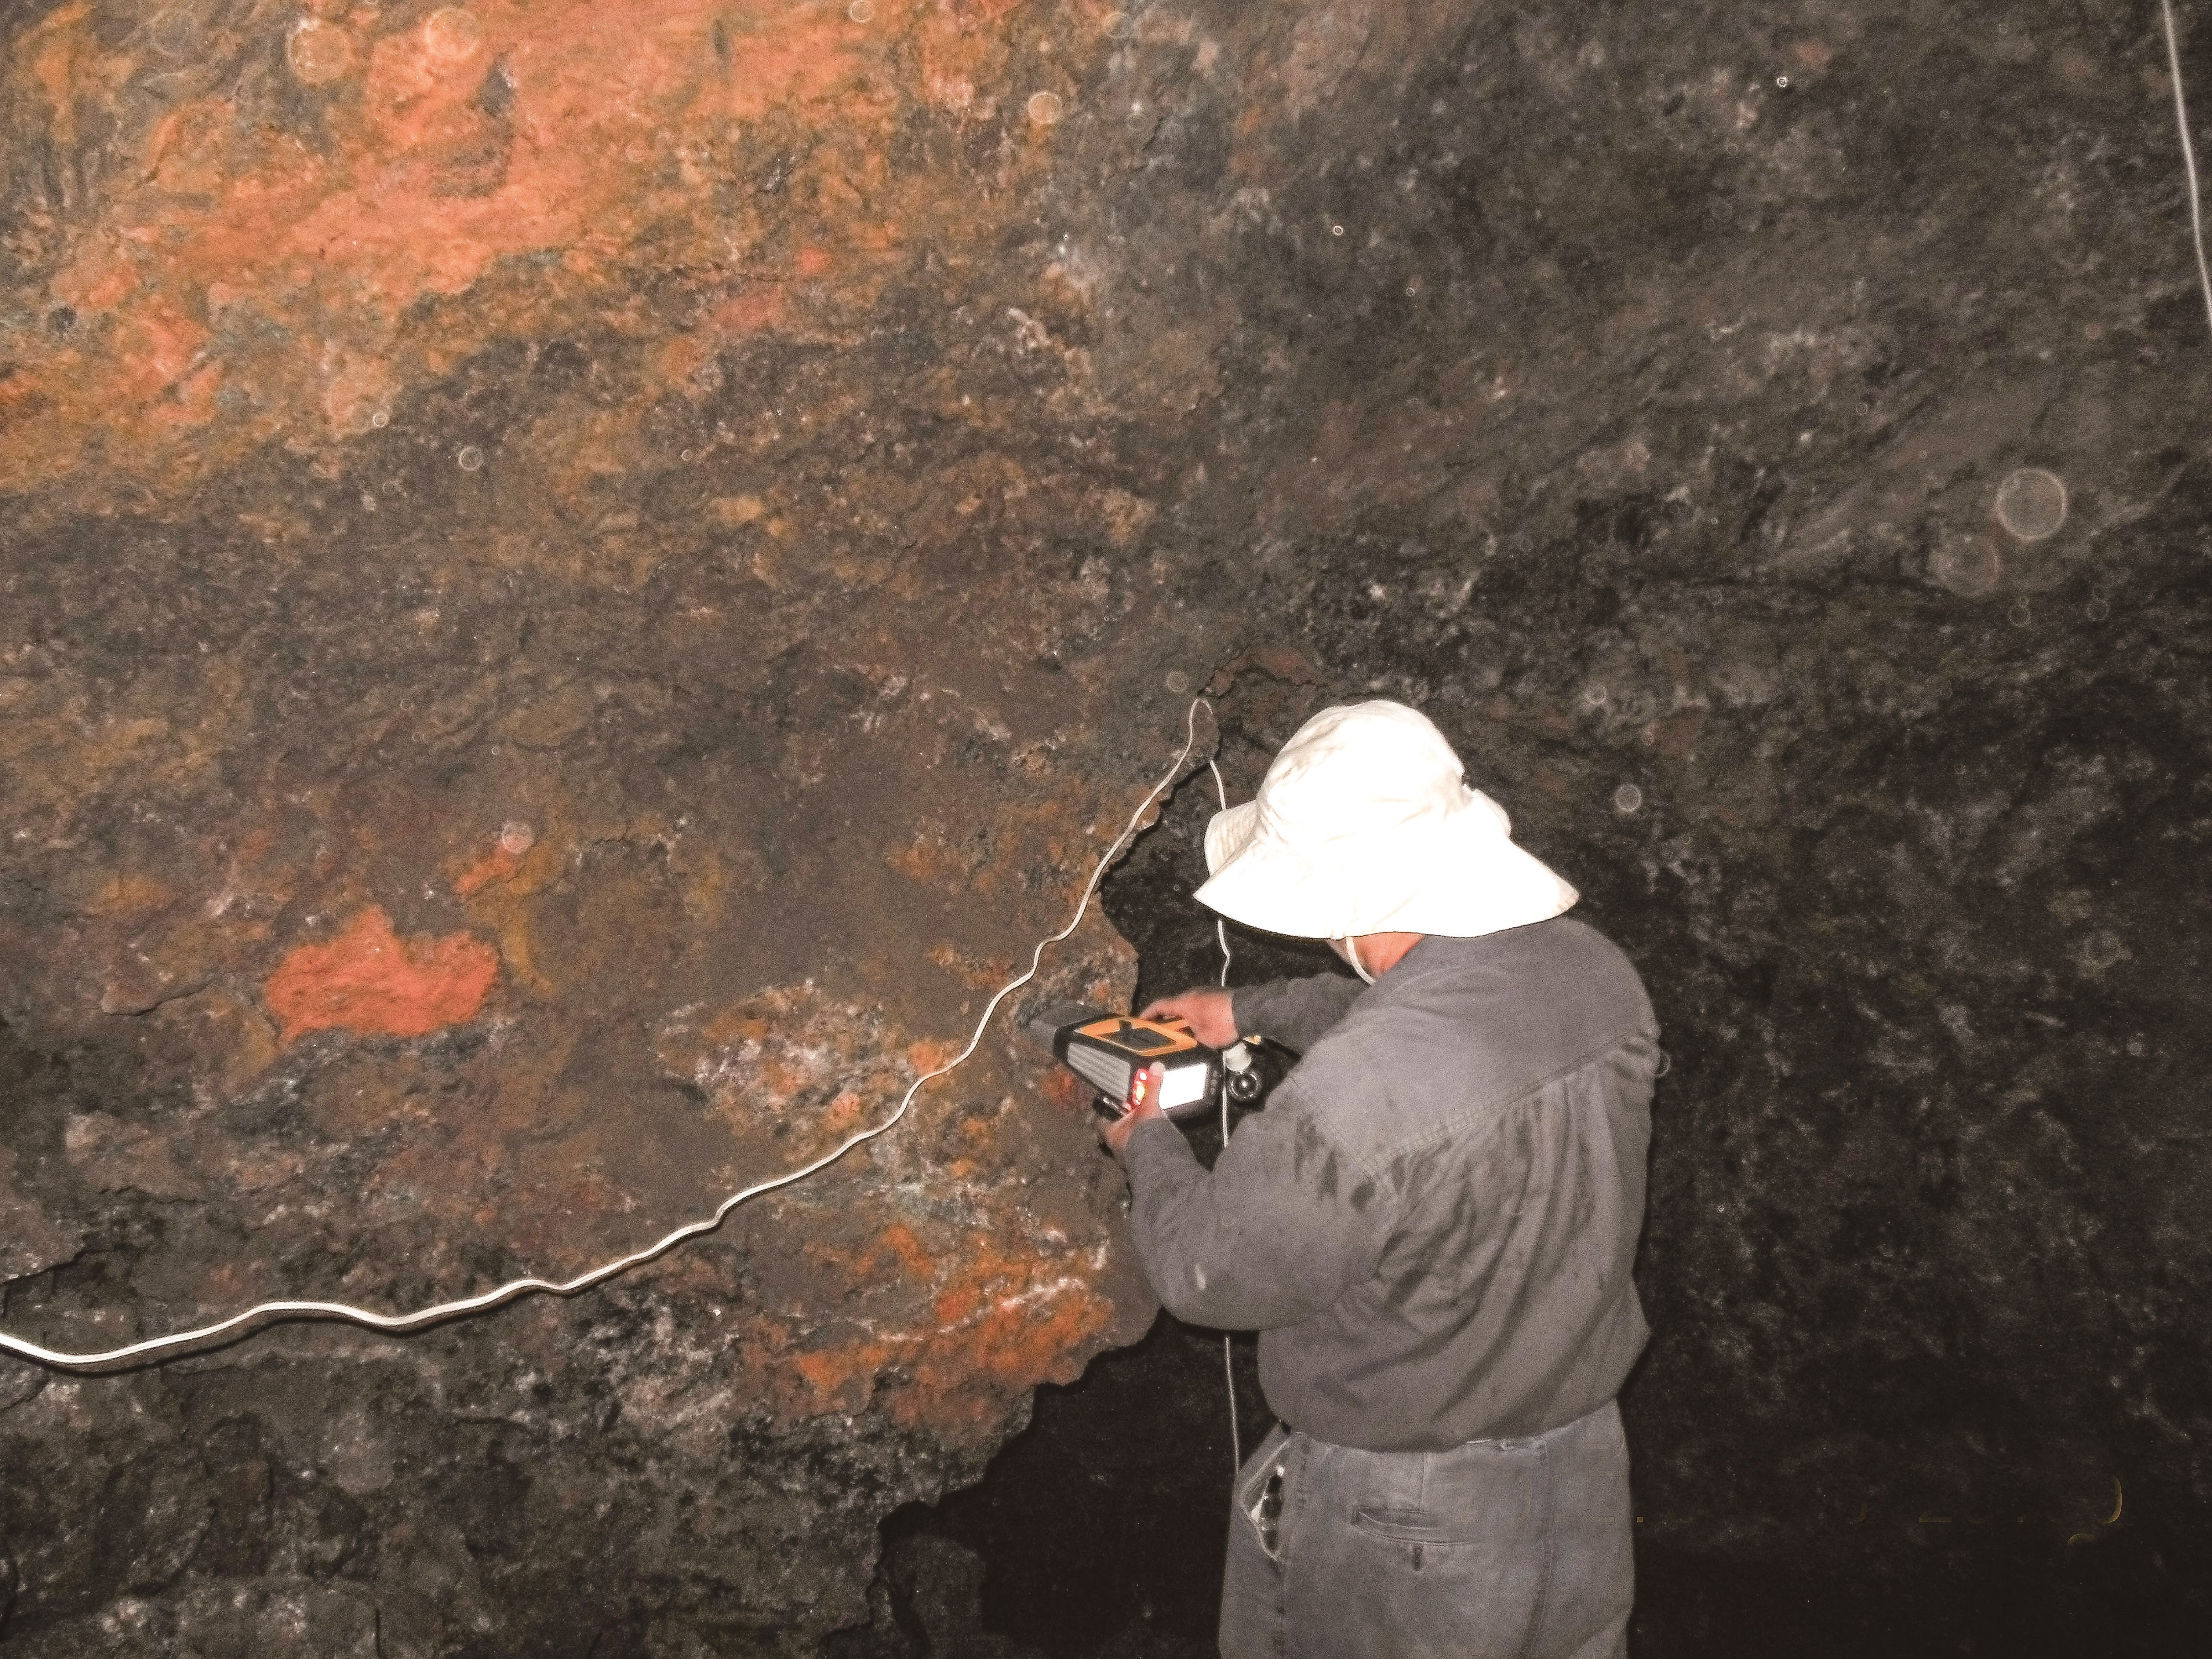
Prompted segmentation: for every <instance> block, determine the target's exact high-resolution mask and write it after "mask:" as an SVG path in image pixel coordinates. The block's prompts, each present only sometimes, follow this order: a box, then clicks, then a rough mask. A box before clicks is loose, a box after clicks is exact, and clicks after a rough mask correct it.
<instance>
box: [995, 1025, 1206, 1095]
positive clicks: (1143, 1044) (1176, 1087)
mask: <svg viewBox="0 0 2212 1659" xmlns="http://www.w3.org/2000/svg"><path fill="white" fill-rule="evenodd" d="M1024 1024H1026V1026H1027V1028H1028V1030H1029V1034H1030V1036H1033V1037H1035V1038H1036V1040H1037V1041H1038V1042H1042V1044H1044V1046H1045V1047H1046V1048H1049V1049H1051V1050H1052V1052H1053V1054H1054V1055H1055V1056H1056V1057H1057V1058H1058V1059H1060V1060H1061V1061H1062V1062H1063V1063H1065V1064H1066V1066H1067V1068H1068V1069H1069V1070H1070V1071H1072V1072H1073V1073H1075V1074H1076V1076H1078V1077H1079V1078H1081V1079H1083V1080H1084V1081H1085V1083H1088V1084H1090V1085H1091V1086H1092V1087H1093V1088H1095V1089H1097V1091H1098V1101H1097V1109H1098V1112H1099V1114H1100V1115H1102V1116H1104V1117H1127V1115H1129V1113H1130V1112H1131V1111H1132V1110H1133V1109H1135V1108H1136V1107H1137V1106H1139V1105H1140V1104H1142V1103H1143V1102H1144V1098H1145V1093H1146V1091H1147V1090H1148V1089H1151V1088H1152V1087H1153V1086H1154V1079H1153V1073H1152V1068H1153V1067H1154V1066H1158V1067H1159V1073H1158V1090H1159V1094H1158V1098H1157V1099H1156V1100H1155V1102H1154V1104H1156V1105H1157V1106H1158V1107H1159V1109H1161V1110H1162V1111H1163V1112H1165V1113H1167V1114H1168V1115H1170V1116H1175V1115H1178V1114H1180V1113H1183V1112H1188V1111H1193V1110H1196V1109H1200V1108H1202V1107H1204V1106H1205V1105H1206V1103H1207V1102H1209V1101H1210V1100H1212V1098H1213V1089H1214V1085H1215V1083H1216V1082H1217V1081H1218V1079H1219V1077H1220V1075H1221V1073H1220V1064H1221V1057H1220V1055H1218V1054H1216V1053H1215V1052H1214V1051H1213V1050H1212V1049H1211V1048H1207V1047H1206V1045H1205V1044H1204V1043H1202V1042H1200V1041H1199V1040H1198V1039H1197V1038H1196V1037H1194V1036H1192V1035H1191V1030H1190V1027H1189V1026H1188V1025H1186V1024H1183V1022H1182V1021H1181V1020H1179V1019H1138V1018H1133V1016H1131V1015H1128V1014H1109V1013H1103V1012H1100V1011H1099V1010H1097V1009H1096V1008H1086V1007H1085V1006H1082V1005H1081V1004H1080V1003H1074V1002H1063V1003H1058V1004H1055V1005H1054V1006H1052V1007H1049V1008H1043V1009H1040V1010H1038V1012H1036V1013H1034V1014H1031V1015H1030V1017H1029V1018H1028V1020H1027V1021H1025V1022H1024Z"/></svg>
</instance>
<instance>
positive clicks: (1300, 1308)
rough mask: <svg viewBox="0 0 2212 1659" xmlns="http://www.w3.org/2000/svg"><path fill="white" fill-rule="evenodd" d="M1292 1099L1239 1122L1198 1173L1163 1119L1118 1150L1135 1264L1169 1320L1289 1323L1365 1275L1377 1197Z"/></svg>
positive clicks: (1381, 1198)
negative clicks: (1208, 1166) (1126, 1191)
mask: <svg viewBox="0 0 2212 1659" xmlns="http://www.w3.org/2000/svg"><path fill="white" fill-rule="evenodd" d="M1292 1095H1293V1085H1289V1084H1285V1085H1284V1087H1282V1088H1280V1089H1279V1090H1277V1091H1276V1094H1275V1098H1274V1100H1273V1101H1272V1102H1271V1103H1269V1105H1268V1107H1267V1110H1266V1111H1264V1112H1262V1113H1261V1114H1260V1115H1257V1116H1255V1117H1252V1118H1248V1119H1247V1120H1246V1121H1244V1122H1243V1124H1242V1125H1241V1126H1239V1127H1238V1128H1237V1133H1235V1134H1233V1135H1231V1137H1230V1140H1229V1146H1228V1149H1227V1150H1226V1151H1225V1152H1223V1153H1222V1155H1221V1157H1220V1158H1218V1159H1217V1160H1216V1161H1215V1164H1214V1166H1213V1169H1212V1173H1210V1174H1209V1173H1208V1172H1207V1171H1206V1169H1205V1168H1204V1167H1203V1166H1202V1165H1201V1164H1200V1163H1199V1161H1198V1160H1197V1159H1196V1158H1194V1157H1193V1156H1192V1155H1191V1151H1190V1148H1189V1146H1188V1145H1186V1144H1185V1143H1184V1140H1183V1138H1182V1132H1181V1131H1180V1130H1178V1129H1177V1128H1176V1127H1175V1126H1174V1125H1173V1124H1171V1123H1170V1122H1167V1121H1165V1120H1164V1119H1163V1120H1153V1121H1146V1122H1144V1123H1140V1124H1139V1125H1138V1126H1137V1128H1136V1132H1135V1133H1133V1134H1132V1135H1131V1136H1130V1138H1129V1141H1128V1144H1127V1146H1125V1147H1124V1148H1123V1150H1122V1158H1123V1160H1124V1162H1125V1164H1126V1165H1127V1169H1128V1172H1129V1187H1130V1193H1131V1200H1130V1206H1129V1226H1130V1231H1131V1233H1132V1235H1133V1237H1134V1239H1135V1243H1136V1247H1137V1261H1138V1262H1139V1265H1140V1266H1141V1267H1143V1268H1144V1271H1145V1277H1146V1279H1147V1280H1148V1281H1149V1282H1150V1283H1151V1285H1152V1293H1153V1294H1154V1295H1156V1296H1157V1297H1159V1299H1160V1301H1161V1302H1162V1303H1163V1304H1165V1305H1166V1307H1167V1309H1168V1310H1169V1311H1170V1313H1172V1314H1174V1315H1175V1316H1176V1318H1178V1319H1182V1320H1185V1321H1188V1322H1190V1323H1192V1324H1194V1325H1210V1326H1212V1327H1213V1328H1216V1329H1227V1330H1268V1329H1272V1328H1275V1327H1277V1326H1282V1325H1295V1324H1297V1322H1299V1321H1301V1320H1303V1319H1306V1318H1309V1317H1310V1316H1312V1315H1314V1314H1316V1313H1318V1312H1320V1311H1321V1310H1322V1309H1323V1308H1326V1307H1328V1305H1329V1304H1331V1303H1333V1302H1334V1301H1335V1300H1336V1298H1337V1297H1340V1296H1341V1295H1342V1294H1343V1293H1344V1292H1345V1291H1346V1290H1347V1289H1349V1288H1350V1287H1351V1286H1352V1285H1357V1284H1360V1283H1364V1281H1365V1280H1367V1279H1370V1278H1372V1277H1373V1276H1374V1273H1375V1270H1376V1264H1377V1262H1378V1261H1380V1260H1381V1257H1382V1253H1383V1243H1384V1242H1385V1240H1386V1238H1387V1236H1388V1224H1387V1220H1386V1214H1385V1212H1387V1211H1389V1209H1390V1207H1391V1206H1390V1203H1389V1199H1388V1198H1387V1196H1386V1195H1385V1194H1383V1191H1382V1190H1381V1189H1380V1188H1379V1187H1378V1185H1377V1183H1376V1182H1375V1180H1374V1179H1373V1178H1372V1177H1371V1176H1369V1175H1367V1174H1366V1173H1365V1172H1364V1170H1361V1169H1359V1168H1358V1166H1357V1165H1356V1164H1353V1163H1352V1160H1351V1158H1349V1157H1348V1156H1347V1155H1346V1153H1345V1152H1343V1151H1341V1150H1340V1148H1338V1147H1336V1146H1333V1145H1331V1144H1330V1142H1329V1140H1328V1138H1327V1136H1326V1135H1325V1134H1324V1133H1322V1130H1321V1128H1320V1127H1319V1126H1318V1125H1317V1124H1316V1122H1315V1121H1314V1118H1313V1115H1312V1114H1310V1112H1307V1111H1304V1110H1302V1109H1299V1106H1298V1103H1297V1100H1296V1099H1295V1098H1294V1097H1291V1096H1292Z"/></svg>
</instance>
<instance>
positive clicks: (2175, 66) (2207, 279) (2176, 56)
mask: <svg viewBox="0 0 2212 1659" xmlns="http://www.w3.org/2000/svg"><path fill="white" fill-rule="evenodd" d="M2158 9H2159V10H2160V13H2161V14H2162V15H2164V17H2165V19H2166V65H2167V67H2168V68H2170V69H2171V70H2172V71H2173V118H2174V120H2175V121H2176V122H2177V123H2178V124H2179V125H2180V128H2181V165H2182V167H2183V169H2184V171H2185V173H2187V174H2188V177H2189V234H2190V237H2191V240H2193V241H2194V242H2195V243H2196V246H2197V285H2198V286H2199V287H2200V288H2202V289H2203V290H2204V320H2205V321H2206V323H2208V324H2212V265H2207V264H2205V262H2204V209H2203V204H2202V203H2201V202H2199V200H2198V199H2197V198H2198V191H2197V143H2196V141H2195V140H2194V139H2192V138H2191V137H2190V136H2189V102H2188V100H2187V99H2185V98H2184V97H2183V96H2182V92H2181V47H2180V46H2179V44H2178V43H2177V42H2176V41H2175V40H2174V36H2173V0H2158Z"/></svg>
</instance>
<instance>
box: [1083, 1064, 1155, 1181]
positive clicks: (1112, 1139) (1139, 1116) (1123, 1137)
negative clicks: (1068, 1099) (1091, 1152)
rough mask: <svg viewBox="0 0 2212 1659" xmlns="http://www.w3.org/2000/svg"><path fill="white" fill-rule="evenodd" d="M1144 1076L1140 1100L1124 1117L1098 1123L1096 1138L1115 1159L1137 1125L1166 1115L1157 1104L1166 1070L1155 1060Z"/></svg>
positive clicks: (1100, 1120)
mask: <svg viewBox="0 0 2212 1659" xmlns="http://www.w3.org/2000/svg"><path fill="white" fill-rule="evenodd" d="M1146 1078H1147V1082H1146V1086H1145V1097H1144V1098H1143V1099H1142V1100H1140V1101H1139V1102H1138V1103H1136V1105H1135V1106H1133V1107H1132V1108H1131V1109H1130V1110H1129V1111H1128V1113H1127V1115H1124V1116H1121V1117H1117V1118H1101V1119H1099V1121H1098V1138H1099V1139H1101V1140H1103V1141H1104V1142H1105V1143H1106V1150H1107V1151H1108V1152H1111V1153H1113V1154H1114V1156H1115V1157H1116V1158H1119V1157H1121V1149H1122V1148H1123V1147H1124V1146H1127V1145H1128V1144H1129V1137H1130V1136H1131V1135H1133V1134H1134V1133H1136V1132H1137V1126H1138V1125H1139V1123H1142V1122H1143V1121H1145V1120H1146V1118H1148V1117H1164V1116H1166V1115H1167V1114H1166V1113H1164V1112H1163V1111H1161V1110H1160V1086H1161V1085H1163V1084H1164V1083H1165V1082H1166V1081H1167V1068H1166V1067H1164V1066H1161V1065H1160V1064H1159V1063H1158V1061H1157V1060H1155V1061H1154V1062H1153V1063H1152V1065H1151V1066H1147V1067H1146Z"/></svg>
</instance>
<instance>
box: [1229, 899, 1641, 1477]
mask: <svg viewBox="0 0 2212 1659" xmlns="http://www.w3.org/2000/svg"><path fill="white" fill-rule="evenodd" d="M1237 1012H1238V1015H1239V1017H1240V1023H1249V1024H1251V1025H1252V1027H1253V1028H1254V1029H1256V1030H1261V1032H1265V1031H1266V1030H1267V1018H1268V999H1267V996H1266V995H1264V994H1261V995H1259V996H1251V995H1249V994H1240V997H1239V1000H1238V1004H1237ZM1656 1063H1657V1047H1656V1024H1655V1023H1654V1021H1653V1018H1652V1015H1651V1007H1650V1001H1649V1000H1647V999H1646V997H1645V995H1644V988H1643V986H1642V984H1641V983H1640V982H1639V981H1638V978H1637V976H1636V973H1635V970H1634V969H1633V968H1632V967H1631V966H1630V965H1629V963H1628V962H1627V959H1626V957H1623V956H1622V955H1621V954H1620V951H1618V950H1616V949H1615V948H1614V947H1613V945H1612V944H1611V943H1610V942H1609V941H1607V939H1605V938H1604V936H1603V935H1601V934H1600V933H1597V932H1596V931H1595V929H1593V928H1591V927H1587V926H1585V925H1584V924H1583V923H1581V922H1578V921H1570V920H1567V919H1565V918H1559V919H1558V920H1554V921H1545V922H1539V923H1537V924H1534V926H1531V927H1519V928H1514V929H1511V930H1510V931H1508V932H1505V933H1494V934H1491V935H1487V936H1486V937H1484V938H1481V939H1442V938H1431V939H1425V940H1424V941H1423V942H1422V943H1421V944H1419V945H1417V946H1415V947H1414V948H1413V951H1411V952H1410V953H1408V954H1407V957H1405V958H1404V959H1403V960H1402V961H1401V962H1400V963H1399V964H1398V965H1397V966H1396V967H1395V968H1394V969H1392V970H1391V971H1390V972H1389V973H1388V974H1386V975H1383V979H1382V980H1381V981H1380V982H1378V983H1377V984H1376V986H1374V987H1372V988H1370V989H1366V990H1364V991H1362V992H1360V993H1359V994H1358V995H1357V996H1356V997H1355V998H1353V1000H1352V1001H1351V1003H1350V1006H1348V1007H1347V1008H1346V1012H1345V1013H1344V1016H1343V1018H1341V1019H1340V1020H1339V1021H1338V1022H1337V1023H1336V1024H1334V1025H1333V1026H1331V1027H1329V1028H1328V1030H1327V1031H1326V1033H1325V1034H1323V1035H1322V1036H1320V1037H1319V1039H1318V1040H1317V1041H1314V1042H1312V1043H1311V1046H1310V1048H1308V1050H1307V1052H1306V1054H1305V1056H1304V1060H1302V1061H1301V1063H1300V1064H1299V1065H1298V1066H1297V1068H1296V1070H1295V1071H1294V1072H1293V1073H1291V1077H1290V1079H1288V1081H1287V1082H1286V1083H1285V1086H1284V1087H1283V1088H1282V1089H1281V1090H1279V1091H1277V1095H1276V1098H1275V1100H1274V1102H1273V1103H1272V1104H1271V1105H1270V1107H1269V1108H1268V1110H1269V1112H1270V1113H1271V1114H1273V1113H1282V1114H1284V1115H1285V1116H1286V1117H1288V1116H1292V1115H1297V1116H1302V1117H1304V1118H1305V1119H1307V1120H1309V1121H1310V1123H1311V1126H1312V1130H1313V1133H1314V1134H1315V1135H1316V1139H1317V1141H1318V1143H1319V1144H1322V1145H1326V1146H1329V1147H1331V1148H1333V1149H1334V1150H1335V1151H1336V1152H1338V1153H1339V1154H1340V1156H1341V1157H1342V1158H1344V1159H1345V1160H1346V1164H1347V1166H1348V1167H1349V1168H1350V1169H1352V1170H1357V1171H1358V1176H1359V1177H1360V1178H1361V1179H1362V1180H1363V1181H1364V1182H1371V1183H1372V1184H1373V1188H1374V1193H1373V1196H1372V1197H1371V1198H1370V1200H1369V1202H1370V1204H1373V1205H1376V1206H1381V1207H1382V1208H1383V1210H1384V1211H1385V1212H1386V1213H1385V1214H1384V1215H1383V1216H1381V1217H1378V1218H1377V1219H1378V1221H1379V1223H1380V1225H1381V1227H1382V1231H1383V1234H1384V1236H1385V1238H1384V1243H1383V1248H1382V1249H1381V1250H1380V1252H1379V1254H1378V1256H1377V1259H1376V1264H1375V1270H1374V1272H1373V1273H1372V1274H1371V1276H1370V1277H1368V1278H1367V1279H1364V1281H1363V1282H1360V1283H1358V1284H1355V1285H1351V1286H1349V1287H1348V1288H1347V1289H1346V1290H1345V1291H1343V1293H1342V1294H1340V1296H1338V1297H1336V1298H1335V1299H1334V1301H1333V1302H1331V1303H1330V1304H1329V1305H1328V1306H1327V1307H1325V1308H1323V1309H1322V1310H1319V1311H1317V1312H1316V1313H1315V1314H1313V1315H1312V1316H1310V1317H1308V1318H1306V1319H1304V1320H1303V1321H1301V1322H1297V1323H1296V1324H1293V1325H1289V1326H1285V1327H1283V1328H1277V1329H1273V1330H1269V1331H1267V1333H1266V1334H1264V1335H1263V1336H1262V1337H1261V1380H1262V1382H1263V1383H1264V1385H1265V1387H1266V1389H1267V1397H1268V1399H1269V1401H1270V1402H1271V1403H1273V1406H1274V1407H1275V1409H1276V1410H1277V1411H1278V1412H1279V1413H1280V1414H1281V1415H1282V1416H1283V1417H1284V1419H1285V1420H1287V1421H1289V1422H1291V1423H1295V1424H1296V1425H1297V1426H1298V1427H1299V1428H1301V1429H1304V1430H1305V1431H1307V1432H1309V1433H1310V1434H1313V1435H1316V1436H1317V1437H1320V1438H1322V1439H1325V1440H1329V1441H1334V1442H1336V1443H1340V1444H1346V1445H1359V1446H1365V1447H1369V1448H1370V1449H1435V1448H1441V1447H1444V1446H1449V1445H1455V1444H1457V1443H1461V1442H1462V1441H1467V1440H1473V1439H1479V1438H1489V1437H1501V1436H1521V1435H1530V1434H1536V1433H1541V1432H1542V1431H1545V1430H1547V1429H1550V1428H1553V1427H1556V1426H1557V1425H1559V1424H1562V1423H1565V1422H1567V1421H1570V1420H1571V1419H1574V1418H1577V1417H1579V1416H1581V1415H1583V1413H1586V1412H1588V1411H1590V1410H1592V1409H1593V1408H1595V1407H1597V1406H1600V1405H1601V1404H1603V1403H1604V1402H1605V1401H1607V1400H1610V1399H1611V1398H1612V1397H1613V1395H1614V1393H1615V1392H1616V1391H1617V1390H1618V1389H1619V1388H1620V1382H1621V1379H1622V1378H1623V1377H1624V1376H1626V1374H1627V1370H1628V1368H1629V1366H1630V1365H1631V1364H1632V1363H1633V1362H1634V1360H1635V1358H1636V1356H1637V1354H1638V1352H1640V1351H1641V1349H1642V1347H1643V1345H1644V1337H1645V1334H1646V1328H1645V1326H1644V1317H1643V1313H1642V1310H1641V1308H1640V1306H1639V1305H1638V1301H1637V1297H1636V1291H1635V1287H1634V1285H1633V1284H1632V1282H1631V1280H1630V1277H1629V1270H1630V1267H1631V1264H1632V1261H1633V1258H1634V1255H1635V1249H1636V1242H1637V1236H1638V1232H1639V1231H1640V1230H1641V1227H1642V1224H1643V1215H1644V1157H1645V1149H1646V1146H1647V1145H1648V1143H1649V1140H1650V1097H1651V1078H1652V1074H1653V1072H1654V1069H1655V1067H1656ZM1281 1221H1282V1223H1283V1231H1282V1232H1281V1235H1280V1237H1281V1239H1282V1247H1283V1248H1284V1249H1290V1250H1295V1249H1297V1237H1296V1234H1295V1231H1293V1229H1292V1224H1291V1218H1289V1217H1283V1218H1281Z"/></svg>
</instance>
